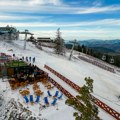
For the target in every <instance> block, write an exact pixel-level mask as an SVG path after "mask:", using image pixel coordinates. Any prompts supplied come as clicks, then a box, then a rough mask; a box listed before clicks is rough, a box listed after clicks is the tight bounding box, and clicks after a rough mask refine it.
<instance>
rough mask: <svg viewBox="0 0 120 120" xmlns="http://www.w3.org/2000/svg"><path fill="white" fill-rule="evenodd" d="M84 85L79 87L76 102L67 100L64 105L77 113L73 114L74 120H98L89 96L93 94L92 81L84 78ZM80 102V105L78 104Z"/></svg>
mask: <svg viewBox="0 0 120 120" xmlns="http://www.w3.org/2000/svg"><path fill="white" fill-rule="evenodd" d="M85 81H86V84H85V85H84V86H83V87H81V89H80V91H79V94H80V95H77V96H76V99H77V100H73V99H68V100H66V104H68V105H70V106H72V107H74V108H75V109H76V110H77V111H78V112H75V113H74V114H73V116H75V120H100V118H99V117H98V108H97V106H96V105H95V104H94V99H93V98H92V96H91V95H90V93H92V92H93V79H91V78H90V77H88V78H85ZM79 102H81V103H82V104H78V103H79Z"/></svg>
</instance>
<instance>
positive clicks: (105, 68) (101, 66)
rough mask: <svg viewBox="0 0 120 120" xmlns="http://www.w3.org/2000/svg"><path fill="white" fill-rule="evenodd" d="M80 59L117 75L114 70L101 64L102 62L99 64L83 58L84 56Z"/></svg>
mask: <svg viewBox="0 0 120 120" xmlns="http://www.w3.org/2000/svg"><path fill="white" fill-rule="evenodd" d="M78 58H79V59H81V60H84V61H86V62H89V63H91V64H93V65H96V66H98V67H100V68H102V69H104V70H107V71H110V72H112V73H115V70H114V68H112V67H109V66H107V65H105V64H102V63H100V62H98V61H95V60H90V59H87V58H85V57H82V56H78Z"/></svg>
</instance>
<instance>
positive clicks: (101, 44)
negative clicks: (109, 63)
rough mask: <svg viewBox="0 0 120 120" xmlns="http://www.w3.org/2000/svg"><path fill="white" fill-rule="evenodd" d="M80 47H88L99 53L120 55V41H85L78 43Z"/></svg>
mask: <svg viewBox="0 0 120 120" xmlns="http://www.w3.org/2000/svg"><path fill="white" fill-rule="evenodd" d="M78 43H79V44H80V45H85V46H87V47H90V48H93V49H95V50H97V51H99V52H105V53H118V54H119V53H120V40H119V39H115V40H95V39H90V40H83V41H78Z"/></svg>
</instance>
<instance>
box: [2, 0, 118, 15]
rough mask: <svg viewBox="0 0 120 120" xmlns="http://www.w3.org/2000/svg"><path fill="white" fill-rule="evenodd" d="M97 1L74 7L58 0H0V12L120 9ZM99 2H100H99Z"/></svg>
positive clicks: (108, 10) (84, 12) (104, 10)
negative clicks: (91, 4)
mask: <svg viewBox="0 0 120 120" xmlns="http://www.w3.org/2000/svg"><path fill="white" fill-rule="evenodd" d="M98 3H99V2H96V3H94V4H95V6H94V7H93V6H92V7H82V6H81V7H75V6H71V5H68V4H67V3H63V2H61V1H60V0H24V1H23V0H18V1H16V0H13V1H12V2H11V0H0V11H1V12H13V13H14V12H24V13H29V12H37V13H47V14H48V13H50V14H90V13H105V12H115V11H119V10H120V5H111V6H101V7H100V6H99V5H97V4H98ZM99 4H100V3H99ZM98 6H99V7H98Z"/></svg>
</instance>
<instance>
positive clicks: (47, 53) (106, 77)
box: [0, 40, 120, 120]
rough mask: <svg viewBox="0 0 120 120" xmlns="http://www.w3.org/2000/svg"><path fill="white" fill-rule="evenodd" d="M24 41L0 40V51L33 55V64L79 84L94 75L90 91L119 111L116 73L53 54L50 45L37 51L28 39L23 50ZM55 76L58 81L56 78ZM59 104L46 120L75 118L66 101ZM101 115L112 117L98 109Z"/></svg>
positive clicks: (110, 119)
mask: <svg viewBox="0 0 120 120" xmlns="http://www.w3.org/2000/svg"><path fill="white" fill-rule="evenodd" d="M23 44H24V43H23V41H20V40H19V41H14V42H0V52H5V53H7V54H10V55H12V54H16V56H18V57H22V56H28V57H29V56H31V57H36V63H35V64H36V65H37V66H39V67H40V68H41V69H43V70H45V69H44V65H45V64H47V65H49V66H50V67H51V68H53V69H54V70H56V71H57V72H59V73H61V74H62V75H63V76H65V77H67V78H69V79H70V80H71V81H73V82H74V83H76V84H77V85H79V86H82V85H83V84H84V83H85V82H84V78H85V77H91V78H92V79H94V92H93V95H94V96H95V97H96V98H99V99H100V100H101V101H103V102H105V103H106V104H107V105H109V106H110V107H112V108H113V109H115V110H116V111H117V112H120V99H118V97H119V96H120V88H119V86H120V76H119V75H117V74H113V73H111V72H109V71H106V70H103V69H101V68H99V67H97V66H94V65H92V64H89V63H87V62H84V61H82V60H80V61H78V60H76V59H72V61H69V60H68V57H63V56H58V55H55V54H53V50H52V49H50V48H43V51H40V50H38V49H37V48H36V47H35V46H34V45H32V44H31V43H27V49H26V50H23ZM9 49H13V51H8V50H9ZM67 55H69V53H67ZM46 71H47V70H46ZM47 72H49V71H47ZM49 74H50V75H51V76H52V77H55V76H54V75H53V74H52V73H50V72H49ZM55 79H56V80H58V81H59V82H60V80H59V79H58V78H55ZM60 84H61V85H63V86H65V87H66V89H68V87H67V86H66V85H64V83H60ZM69 89H70V88H69ZM70 91H71V92H72V93H73V94H75V93H74V90H72V88H71V90H70ZM64 101H65V98H64ZM62 104H63V105H62ZM61 105H62V106H61V109H60V110H59V112H55V111H54V112H53V111H52V112H51V113H49V114H47V115H46V116H45V117H46V118H48V120H55V119H56V118H57V116H59V117H58V118H60V120H61V118H62V117H61V116H65V119H64V120H72V119H74V118H73V117H72V113H73V111H74V110H73V109H72V108H71V107H67V106H66V105H64V103H63V102H61ZM49 110H50V109H49ZM33 111H34V110H33ZM60 111H61V112H60ZM64 111H67V112H68V114H69V115H67V117H66V114H63V113H64ZM47 112H48V111H47ZM43 114H44V113H43ZM68 117H69V119H68ZM100 117H101V118H103V119H104V120H114V118H113V117H111V116H110V115H108V114H107V113H104V111H101V110H100Z"/></svg>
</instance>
